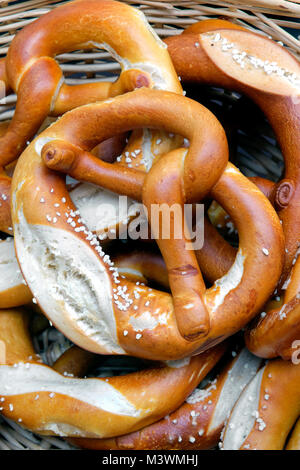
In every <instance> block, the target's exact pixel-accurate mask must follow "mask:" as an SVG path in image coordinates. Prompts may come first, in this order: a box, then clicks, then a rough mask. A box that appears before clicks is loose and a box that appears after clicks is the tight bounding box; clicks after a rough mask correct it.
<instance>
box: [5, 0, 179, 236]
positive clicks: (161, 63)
mask: <svg viewBox="0 0 300 470" xmlns="http://www.w3.org/2000/svg"><path fill="white" fill-rule="evenodd" d="M79 19H80V21H79ZM116 30H118V34H115V31H116ZM94 48H103V49H106V50H107V51H108V52H110V53H111V55H112V56H113V58H115V60H116V61H118V62H119V63H120V66H121V74H120V77H119V79H118V80H117V81H116V82H114V83H112V82H101V83H99V82H98V83H88V84H83V85H76V86H69V85H67V84H66V83H65V80H64V77H63V74H62V71H61V69H60V67H59V64H58V63H57V62H56V60H55V57H56V56H57V55H58V54H61V53H64V52H70V51H74V50H76V49H86V50H87V49H94ZM0 80H2V81H3V82H4V83H5V85H6V92H7V93H8V92H9V91H10V90H11V89H12V90H13V91H14V92H15V93H16V94H17V104H16V110H15V113H14V116H13V119H12V121H11V122H10V123H8V124H7V125H6V124H5V125H4V126H2V125H1V128H0V200H1V196H2V195H3V197H5V201H4V199H3V201H2V202H3V204H2V206H1V207H0V230H1V231H5V232H7V233H9V234H12V223H11V219H10V212H9V203H10V185H11V180H10V178H9V177H8V176H7V175H6V173H5V167H6V165H8V164H9V163H11V162H12V161H14V160H15V159H16V158H18V157H19V155H20V154H21V152H22V151H23V150H24V148H25V147H26V145H27V144H28V142H29V141H30V140H31V139H32V138H33V137H34V135H35V134H36V133H37V132H38V130H39V128H40V126H41V125H42V123H43V122H44V120H45V118H46V117H47V116H49V115H52V116H59V115H61V114H63V113H64V112H66V111H68V110H70V109H73V108H75V107H77V106H80V105H82V104H86V103H91V102H95V101H100V100H104V99H106V98H108V97H111V96H117V95H119V94H122V93H125V92H127V91H130V90H134V89H135V88H140V87H143V86H145V87H150V88H154V89H163V90H170V91H173V92H175V93H182V88H181V85H180V83H179V80H178V78H177V75H176V73H175V70H174V67H173V64H172V62H171V60H170V57H169V54H168V52H167V50H166V45H165V44H164V43H163V42H162V41H161V40H160V39H159V37H158V36H157V35H156V34H155V33H154V31H153V30H152V28H151V27H150V26H149V24H148V23H147V21H146V19H145V17H144V15H143V13H142V12H141V11H139V10H137V9H135V8H132V7H130V6H129V5H126V4H124V3H121V2H117V1H114V0H100V1H99V0H79V1H78V0H77V1H75V2H69V3H68V4H67V5H62V6H60V7H58V8H55V9H54V10H53V11H51V12H49V13H47V14H46V15H43V16H42V17H40V18H39V19H38V20H36V21H34V22H33V23H31V24H30V25H28V26H27V27H25V28H24V29H23V30H21V31H20V32H19V33H18V34H17V35H16V37H15V38H14V40H13V41H12V44H11V46H10V48H9V51H8V54H7V57H6V58H5V60H4V59H3V60H1V61H0ZM41 84H42V85H41ZM155 138H156V136H152V134H151V131H148V130H147V129H145V130H144V132H142V133H139V134H135V135H133V136H132V138H131V139H130V141H129V143H128V145H127V146H126V148H125V151H124V156H123V160H124V162H125V159H126V157H125V152H126V155H127V153H129V152H134V150H135V149H137V148H138V147H139V146H140V150H139V156H138V158H137V159H136V164H137V163H139V165H140V166H141V167H142V168H144V166H145V163H146V162H148V163H149V162H151V161H152V159H153V158H154V157H155V155H154V153H153V152H157V154H158V155H159V154H160V153H161V152H163V151H164V147H165V146H166V147H167V150H168V149H169V147H170V148H172V147H173V146H174V145H176V139H175V140H174V139H173V141H172V139H169V138H168V136H166V135H162V136H161V138H162V141H163V146H161V148H159V149H156V145H155V141H154V139H155ZM156 140H157V138H156ZM113 145H114V143H113V142H112V143H111V144H110V147H111V146H113Z"/></svg>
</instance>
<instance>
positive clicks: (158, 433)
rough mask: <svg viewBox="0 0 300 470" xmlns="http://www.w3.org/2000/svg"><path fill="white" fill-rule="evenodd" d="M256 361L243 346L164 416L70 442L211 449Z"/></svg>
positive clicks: (116, 446) (123, 447) (101, 446)
mask: <svg viewBox="0 0 300 470" xmlns="http://www.w3.org/2000/svg"><path fill="white" fill-rule="evenodd" d="M235 355H236V353H235ZM260 364H261V360H259V359H258V358H257V357H255V356H253V355H251V354H250V353H249V352H248V351H247V350H246V349H243V350H242V351H241V352H239V353H238V355H236V357H235V358H234V359H232V360H231V361H229V363H227V365H226V366H225V367H224V368H223V369H222V371H221V373H220V374H219V375H218V376H217V377H216V378H215V379H214V380H212V381H211V382H209V383H208V384H207V385H206V387H205V388H203V389H195V390H194V391H193V392H192V394H191V395H190V396H189V397H188V398H187V400H186V402H185V403H183V404H182V405H181V406H180V407H179V408H178V409H177V410H175V411H174V412H173V413H171V414H170V415H168V416H166V417H165V418H164V419H162V420H160V421H158V422H156V423H153V424H151V425H150V426H147V427H145V428H143V429H141V430H140V431H136V432H134V433H131V434H127V435H125V436H120V437H115V438H113V439H72V442H73V443H74V444H75V445H78V446H79V447H82V448H86V449H97V450H103V449H109V450H115V449H117V450H128V449H135V450H145V449H147V450H167V449H172V450H175V449H180V450H183V449H185V450H187V449H189V450H191V449H196V450H204V449H211V448H213V447H215V446H216V445H217V444H218V441H219V439H220V434H221V431H222V428H223V426H224V423H225V420H226V419H227V417H228V413H230V411H231V409H232V407H233V405H234V403H235V402H236V400H237V399H238V397H239V395H240V393H241V392H242V390H243V389H244V388H245V386H246V385H247V383H248V382H249V381H250V380H251V379H252V378H253V377H254V375H255V374H256V372H257V370H258V368H259V366H260Z"/></svg>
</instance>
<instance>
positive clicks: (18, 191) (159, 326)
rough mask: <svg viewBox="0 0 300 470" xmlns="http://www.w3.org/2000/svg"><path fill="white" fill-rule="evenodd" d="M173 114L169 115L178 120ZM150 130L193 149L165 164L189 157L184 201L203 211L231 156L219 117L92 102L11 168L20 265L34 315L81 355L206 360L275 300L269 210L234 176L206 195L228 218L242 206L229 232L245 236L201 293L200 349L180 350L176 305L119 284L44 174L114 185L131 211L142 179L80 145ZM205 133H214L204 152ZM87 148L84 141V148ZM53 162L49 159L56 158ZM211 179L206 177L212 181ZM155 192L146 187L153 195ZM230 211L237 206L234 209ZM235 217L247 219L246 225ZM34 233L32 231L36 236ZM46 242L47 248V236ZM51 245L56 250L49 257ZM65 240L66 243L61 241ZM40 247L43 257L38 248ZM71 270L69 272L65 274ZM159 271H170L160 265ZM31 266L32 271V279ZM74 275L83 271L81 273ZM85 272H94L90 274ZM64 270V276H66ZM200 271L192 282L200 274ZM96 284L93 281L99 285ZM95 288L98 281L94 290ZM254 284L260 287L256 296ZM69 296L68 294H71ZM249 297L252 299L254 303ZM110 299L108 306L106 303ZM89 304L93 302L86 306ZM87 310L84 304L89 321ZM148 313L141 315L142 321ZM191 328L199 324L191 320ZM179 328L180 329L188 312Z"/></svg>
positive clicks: (275, 237)
mask: <svg viewBox="0 0 300 470" xmlns="http://www.w3.org/2000/svg"><path fill="white" fill-rule="evenodd" d="M174 109H176V117H175V116H174ZM178 114H179V115H180V118H179V117H178ZM98 116H99V119H100V120H101V129H100V128H99V126H98V124H97V123H98V122H100V120H99V121H98ZM196 116H197V118H196ZM116 117H117V119H116ZM167 119H169V121H168V120H167ZM202 119H204V121H205V126H206V129H205V139H206V140H205V145H204V144H203V137H202V135H203V131H202V129H203V127H202ZM92 120H93V121H92ZM116 121H117V122H116ZM92 122H94V125H92ZM209 122H211V123H212V127H210V126H209V125H208V124H209ZM87 123H88V124H87ZM166 123H167V124H166ZM147 126H150V127H163V128H164V129H167V130H168V131H169V132H174V133H178V134H179V133H181V135H183V136H185V137H186V138H188V139H189V140H190V147H189V150H186V149H184V150H180V149H179V150H178V151H177V152H173V154H172V155H173V156H174V160H175V157H176V159H178V155H180V154H181V155H182V154H183V152H184V154H187V155H186V157H185V165H184V173H185V175H184V178H185V180H186V181H187V182H188V185H187V187H188V188H189V190H188V191H186V194H185V197H186V200H187V201H194V200H200V199H201V197H203V193H205V191H209V187H208V186H209V185H213V184H214V181H209V180H215V179H217V176H216V170H217V169H218V170H219V172H220V173H222V171H223V169H224V166H225V165H226V160H227V153H226V151H227V146H226V140H225V139H224V133H223V130H222V129H221V127H220V126H219V124H218V122H217V121H216V120H215V118H214V117H213V116H212V115H211V114H210V113H209V112H208V111H207V110H206V109H205V108H203V107H202V106H201V105H199V104H198V103H196V102H193V101H191V100H188V99H187V98H184V97H181V96H179V95H175V94H170V93H168V92H162V91H152V90H147V89H143V90H137V91H135V92H132V93H128V94H126V95H123V96H120V97H117V98H114V99H113V100H110V101H109V102H108V103H97V104H93V105H87V106H85V107H83V108H82V107H81V108H77V109H76V110H73V111H71V112H69V113H67V114H65V115H64V116H63V117H62V118H61V119H60V120H59V121H58V122H57V123H55V124H53V125H52V126H51V127H50V128H48V130H46V131H44V132H43V133H42V134H41V135H40V136H39V137H38V138H37V139H36V140H35V141H34V142H32V144H30V146H29V147H28V148H27V149H26V151H25V152H24V153H23V155H22V157H21V160H19V161H18V165H17V168H16V170H15V173H14V178H13V189H14V195H15V199H14V202H13V205H12V206H13V220H14V229H15V243H16V251H17V256H18V259H19V262H20V266H21V269H22V272H23V274H24V276H25V279H26V282H27V283H28V285H29V288H30V289H31V291H32V292H33V295H34V297H35V298H36V299H37V301H38V303H39V305H40V306H41V308H42V309H43V310H44V312H45V313H46V315H47V316H49V318H51V321H52V322H53V323H54V324H55V325H56V326H57V327H58V329H60V330H61V331H62V332H63V333H64V334H66V336H68V337H69V338H70V339H71V340H72V341H73V342H74V343H75V344H77V345H78V346H80V347H83V348H84V349H88V350H90V351H93V352H97V353H110V354H111V353H115V354H120V353H122V354H125V353H127V354H132V355H138V356H141V357H145V358H151V359H159V360H160V359H162V360H167V359H174V358H179V357H184V356H187V355H189V354H191V353H193V352H195V351H196V350H199V348H200V347H201V350H204V349H207V348H208V347H211V346H212V344H213V343H214V342H216V343H217V342H220V341H222V340H223V339H224V338H225V337H227V336H229V335H231V334H233V333H234V332H235V331H238V330H239V329H240V328H241V327H242V326H244V325H245V324H246V323H247V322H248V321H249V320H250V318H252V317H253V315H254V314H255V313H256V311H257V309H259V308H260V306H261V305H262V304H263V303H264V302H265V300H266V299H267V298H268V296H269V295H270V293H271V292H272V291H273V289H274V286H275V283H276V280H277V279H278V277H279V275H280V272H281V267H282V255H281V253H282V251H283V237H282V232H281V226H280V224H279V221H278V219H277V217H276V216H275V212H274V211H273V208H272V207H271V205H270V203H269V202H268V201H267V200H266V198H265V197H264V196H263V195H262V193H260V192H259V191H257V190H256V189H255V186H253V185H251V183H249V182H248V181H247V180H246V178H244V177H243V176H242V175H241V174H240V173H239V172H238V170H236V169H235V168H234V167H233V166H231V165H229V166H227V169H226V171H225V172H223V174H222V177H221V178H220V180H219V182H218V183H217V184H216V185H215V186H214V188H213V190H212V191H211V193H212V195H213V197H216V199H218V200H219V201H221V202H222V203H223V199H226V201H227V202H225V201H224V204H225V206H224V207H225V208H226V207H227V205H228V204H229V200H231V202H232V201H233V200H235V199H236V198H238V200H239V203H238V208H237V206H235V207H236V210H234V208H233V210H232V211H231V213H232V214H233V217H234V218H235V217H237V225H238V227H239V228H240V229H241V245H240V251H239V254H238V256H237V258H236V262H235V263H234V267H233V268H232V270H231V271H230V272H229V274H228V275H227V276H225V277H224V278H223V279H222V281H219V282H217V283H216V284H215V285H214V286H213V288H212V289H209V290H208V291H207V292H206V293H205V291H202V292H203V294H204V293H205V296H204V299H205V307H206V308H207V309H208V311H209V312H210V316H209V319H210V322H212V321H213V326H212V328H211V330H210V332H209V334H208V335H207V336H203V337H202V338H199V339H198V340H197V341H187V340H185V339H184V338H183V337H182V336H181V335H180V333H179V331H178V329H177V326H176V320H177V317H176V319H175V315H174V313H175V312H174V306H173V304H172V297H170V295H169V294H166V293H164V292H160V291H157V290H149V289H148V288H147V287H144V286H142V287H141V286H136V285H135V284H132V283H130V282H126V281H125V280H123V279H122V278H119V276H118V273H117V271H116V270H114V267H113V266H112V265H111V262H110V260H109V257H108V256H105V255H104V253H103V252H102V249H101V248H100V246H99V245H98V242H97V240H96V239H94V238H93V236H92V234H90V233H89V232H87V233H85V231H86V229H85V228H84V225H83V224H82V221H81V220H80V217H78V213H75V208H74V206H73V205H72V204H71V201H70V199H69V197H68V194H67V192H66V190H65V185H64V182H63V179H62V177H60V176H59V175H57V173H55V172H54V171H51V170H48V169H47V168H46V167H45V166H44V164H43V161H44V160H45V161H46V162H47V165H49V166H50V167H52V168H53V167H54V166H56V164H57V166H59V168H60V169H61V168H62V167H63V168H64V170H65V171H67V172H68V173H69V174H70V175H71V176H72V177H75V178H76V179H84V175H86V174H87V172H88V174H89V178H88V179H89V180H90V182H92V183H96V182H98V184H101V186H102V187H104V188H106V189H113V188H112V186H113V187H114V189H116V188H117V191H118V192H123V194H126V195H127V196H131V197H133V198H134V199H135V200H138V199H139V198H140V197H141V193H142V189H143V181H144V179H145V173H143V172H138V171H136V170H135V169H131V168H128V169H126V171H124V169H123V168H121V167H118V166H117V165H111V164H108V163H105V162H101V161H100V160H98V159H95V157H94V156H92V155H91V154H89V153H88V151H87V150H89V147H88V145H89V146H90V148H93V147H94V146H95V144H97V143H98V142H99V141H101V140H103V139H106V138H108V137H110V136H111V134H113V133H114V132H115V133H120V132H124V131H127V130H128V129H130V128H136V127H147ZM210 132H212V133H213V134H214V135H213V137H212V139H211V141H210V138H209V135H210ZM66 139H67V141H66ZM83 142H85V144H83ZM87 142H89V144H88V145H87ZM207 142H211V144H209V145H208V146H206V145H207V144H206V143H207ZM45 144H47V145H45ZM211 145H212V146H213V149H212V147H211ZM207 151H208V155H209V161H208V164H206V165H205V169H206V171H205V182H204V181H203V183H202V181H200V180H199V178H196V179H195V180H193V181H192V182H191V181H190V178H191V177H192V179H193V178H194V176H195V175H197V176H198V173H200V172H198V173H197V172H196V171H195V169H196V168H197V167H198V165H201V164H202V162H203V164H204V162H206V158H207ZM40 155H41V156H42V157H43V158H44V160H43V158H41V156H40ZM76 155H77V156H78V155H79V158H78V159H76ZM169 155H170V157H169V156H165V157H164V159H161V160H159V161H158V162H157V163H156V164H155V166H154V167H153V168H152V169H151V171H150V173H149V174H148V176H147V178H148V177H150V175H151V173H152V171H153V170H154V168H158V167H159V164H160V162H162V161H163V160H164V161H166V162H169V158H171V156H172V155H171V154H169ZM212 155H213V157H212ZM53 156H54V157H55V158H52V157H53ZM65 158H66V159H67V160H68V158H70V160H72V161H73V166H72V165H71V166H72V168H73V170H74V171H68V168H70V160H69V161H66V160H65ZM217 158H219V159H220V161H221V162H220V163H216V160H217ZM29 162H30V163H29ZM91 163H92V165H93V170H92V171H91V166H89V165H90V164H91ZM180 165H181V164H180ZM88 166H89V168H88ZM209 168H213V169H214V173H213V172H212V171H210V169H209ZM82 169H83V172H82V173H81V170H82ZM28 171H30V174H31V175H33V176H31V178H30V179H29V178H27V177H26V174H27V172H28ZM79 173H81V175H82V176H83V177H82V178H81V177H79V178H78V176H80V175H79ZM202 174H203V172H202ZM207 175H209V177H207ZM96 177H97V181H96V180H95V178H96ZM112 177H113V178H112ZM203 177H204V174H203ZM150 180H151V177H150ZM148 181H149V180H148ZM151 191H152V188H150V192H151ZM225 194H226V197H225ZM155 197H156V196H155ZM44 201H45V203H44ZM57 204H60V209H61V217H59V216H57V215H56V212H57V210H59V209H58V208H57V207H56V206H55V205H57ZM226 204H227V205H226ZM230 206H233V204H232V203H231V204H230ZM254 206H255V208H256V212H257V211H258V215H257V214H256V215H255V220H253V217H252V210H253V207H254ZM29 207H30V210H29ZM258 208H260V209H258ZM241 211H244V213H243V217H242V220H243V222H242V220H241ZM260 211H261V212H260ZM66 214H68V217H67V216H66ZM260 214H261V217H260ZM50 218H51V221H50ZM238 219H239V220H238ZM245 221H246V223H245ZM266 221H269V222H268V226H269V230H268V231H266V229H265V226H266ZM243 225H244V229H243V227H242V226H243ZM246 225H247V227H246ZM35 227H36V228H38V227H39V228H38V230H37V229H36V228H35ZM44 227H45V228H44ZM80 227H82V228H80ZM40 229H41V232H40ZM50 233H51V236H50V238H49V236H48V235H47V234H50ZM57 236H59V241H58V240H57V241H55V239H56V237H57ZM50 240H52V241H53V242H54V245H55V246H57V248H54V245H53V244H52V241H50ZM64 240H66V241H65V242H64ZM67 240H68V241H67ZM57 243H58V244H57ZM49 244H50V245H49ZM62 244H63V245H62ZM74 244H75V245H74ZM46 245H48V247H49V248H46ZM26 246H32V247H33V248H34V247H36V250H37V251H35V248H34V250H31V253H32V254H30V253H29V252H28V250H27V249H26ZM43 247H44V248H43ZM71 247H73V248H71ZM75 247H76V248H75ZM70 249H71V251H73V252H76V267H75V266H74V264H73V261H72V255H71V253H70ZM41 250H42V251H41ZM44 250H46V251H44ZM53 250H54V252H53ZM57 250H58V251H57ZM65 250H66V251H68V252H69V254H67V252H65ZM50 252H52V253H56V254H55V255H54V258H53V262H54V265H55V266H56V269H57V272H56V275H55V279H57V280H58V284H57V281H54V279H53V277H52V275H51V272H53V270H52V269H50V270H49V269H48V263H50V264H49V267H50V266H52V261H51V258H52V256H53V254H51V255H50V258H49V257H48V255H47V253H49V254H50ZM80 252H82V255H81V254H80ZM60 253H63V255H62V256H63V258H60ZM83 253H84V254H83ZM99 253H100V256H99ZM28 256H29V258H28ZM44 256H46V258H44ZM56 256H58V258H56ZM104 256H105V257H104ZM189 256H192V252H190V253H189ZM62 259H64V261H63V263H64V265H65V268H64V267H63V266H61V267H60V266H59V264H60V262H61V260H62ZM87 260H89V261H87ZM165 261H166V259H165ZM65 263H67V264H65ZM69 263H71V265H72V266H73V267H72V268H71V265H70V264H69ZM82 263H83V264H82ZM81 264H82V265H81ZM87 264H88V266H87ZM166 264H167V266H168V261H166ZM183 264H185V263H183ZM54 265H53V266H54ZM29 266H31V267H30V272H29ZM79 266H82V267H80V268H79ZM92 266H94V267H93V268H92ZM196 266H197V265H196ZM41 268H42V269H41ZM61 268H62V270H61ZM110 268H111V269H110ZM168 268H169V266H168ZM178 268H179V271H178V272H179V273H180V272H181V271H182V268H180V264H179V265H178ZM65 269H66V271H65V273H66V274H63V271H64V270H65ZM68 269H72V270H73V269H75V271H74V272H73V275H72V279H73V280H75V278H74V277H73V276H74V275H75V272H76V271H77V273H78V274H77V275H76V278H77V279H78V277H77V276H80V274H79V273H80V272H84V273H85V274H84V278H85V281H84V283H82V282H81V281H80V278H79V279H78V283H79V284H78V285H77V287H76V288H75V285H74V282H73V281H72V279H69V280H68V281H67V285H66V284H65V281H64V280H63V278H61V277H60V276H61V274H62V275H63V276H65V275H67V276H68ZM82 269H83V270H84V271H82ZM95 269H96V271H97V273H100V274H99V277H98V276H94V274H93V278H91V274H89V273H91V272H92V271H94V270H95ZM180 269H181V271H180ZM197 272H199V276H200V271H198V268H197ZM267 272H268V281H269V282H268V283H267V285H266V288H265V289H261V285H260V283H259V279H260V278H261V276H263V277H266V274H265V273H267ZM174 273H176V270H175V271H174ZM233 273H234V275H233ZM270 273H272V275H270ZM43 276H46V278H47V286H48V289H49V291H50V292H51V294H52V295H49V294H47V292H45V291H44V290H43V289H42V291H43V292H40V289H41V286H42V285H44V283H42V282H41V279H42V278H43ZM184 276H185V275H184V272H183V275H182V276H179V278H180V277H181V278H182V279H184ZM37 278H38V279H39V282H38V283H37V282H36V281H37ZM97 278H98V279H99V281H96V280H97ZM92 279H94V280H93V281H92ZM186 279H187V281H186V282H188V281H189V272H187V273H186ZM192 281H193V279H192ZM255 281H256V282H257V283H259V285H258V284H257V287H256V284H255ZM60 282H62V283H63V286H60V285H59V283H60ZM90 282H97V289H96V288H94V287H89V283H90ZM98 282H101V284H98ZM249 283H250V284H249ZM76 284H77V281H76ZM182 285H183V284H182ZM79 286H81V287H79ZM250 286H251V287H250ZM61 287H62V288H63V292H64V293H63V298H64V299H66V300H67V301H68V302H67V303H66V304H65V305H64V306H62V303H61V300H59V301H58V298H60V299H62V297H61V295H62V294H59V292H62V291H61ZM74 288H75V289H74ZM81 288H83V289H84V294H83V292H80V290H81ZM65 289H67V290H68V293H67V291H66V290H65ZM95 289H96V290H95ZM232 290H234V295H228V294H230V293H231V291H232ZM95 291H97V296H98V297H97V298H96V299H95V298H94V294H92V292H95ZM175 291H176V290H175ZM249 291H250V292H251V294H250V300H249ZM55 292H56V293H57V295H58V297H57V295H56V294H55ZM75 292H76V296H75V298H76V299H75V304H76V303H77V304H78V302H82V301H83V299H84V302H85V306H84V308H83V307H82V306H80V307H79V304H78V310H77V307H76V310H74V309H73V307H72V313H71V315H72V316H73V318H71V317H70V316H69V315H70V313H67V312H68V310H69V312H70V303H69V300H68V299H69V296H70V298H72V297H73V296H74V293H75ZM101 293H102V294H101ZM109 293H110V294H111V297H109V296H108V295H107V294H109ZM77 295H78V297H77ZM91 295H92V297H90V296H91ZM87 296H88V297H87ZM173 297H174V293H173ZM73 299H74V297H73ZM91 301H92V302H94V304H93V305H94V306H93V307H91V305H92V304H90V302H91ZM73 302H74V300H72V305H74V303H73ZM189 303H191V301H190V299H188V298H187V304H189ZM50 305H51V307H50ZM87 305H89V307H88V308H89V313H88V314H87V310H86V308H87ZM145 307H147V309H146V310H145ZM99 308H100V309H101V316H98V317H95V315H94V313H92V312H93V311H95V310H96V311H98V309H99ZM82 309H83V310H85V312H86V314H87V316H86V314H85V315H84V316H82V315H81V314H80V318H79V317H78V313H76V312H79V311H81V310H82ZM189 310H190V312H191V313H192V309H187V311H189ZM214 312H217V314H215V313H214ZM237 312H239V313H237ZM191 313H190V315H189V316H190V318H191ZM196 314H198V311H197V312H196ZM74 315H75V316H74ZM215 315H216V316H215ZM197 318H198V319H199V315H198V316H197ZM214 318H218V320H217V321H214ZM87 319H88V322H89V327H88V329H87V326H88V325H87V324H86V321H87ZM184 320H185V321H187V314H186V313H185V317H184ZM92 325H93V326H92ZM100 325H101V326H100ZM96 332H97V333H96ZM124 332H125V335H124ZM154 345H155V347H154Z"/></svg>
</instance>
